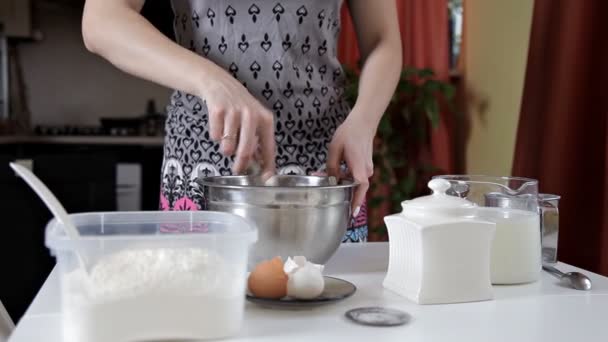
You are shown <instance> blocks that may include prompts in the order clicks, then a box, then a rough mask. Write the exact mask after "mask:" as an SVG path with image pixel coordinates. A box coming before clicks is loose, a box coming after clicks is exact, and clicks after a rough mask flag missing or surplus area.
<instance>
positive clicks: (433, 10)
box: [338, 0, 454, 173]
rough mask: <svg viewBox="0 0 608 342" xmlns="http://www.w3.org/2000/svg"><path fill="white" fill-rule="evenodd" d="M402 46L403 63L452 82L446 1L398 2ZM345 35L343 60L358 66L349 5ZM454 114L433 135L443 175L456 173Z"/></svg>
mask: <svg viewBox="0 0 608 342" xmlns="http://www.w3.org/2000/svg"><path fill="white" fill-rule="evenodd" d="M396 3H397V11H398V15H399V28H400V31H401V40H402V43H403V47H402V48H403V64H404V65H407V66H412V67H416V68H431V69H433V70H434V71H435V73H436V75H437V78H438V79H440V80H443V81H448V80H449V71H450V64H449V33H448V6H447V0H396ZM341 19H342V32H341V34H340V40H339V42H338V56H339V57H340V60H341V61H342V62H343V63H345V64H347V65H349V66H351V67H356V65H357V62H358V60H359V50H358V48H357V39H356V34H355V30H354V27H353V22H352V19H351V17H350V15H349V13H348V6H344V7H343V8H342V13H341ZM451 117H452V115H443V116H442V119H443V120H441V123H440V126H439V128H438V129H436V130H434V131H433V134H432V145H431V147H432V151H431V153H432V156H431V159H432V162H433V164H434V165H435V166H436V167H438V168H440V169H441V172H443V173H451V172H453V170H454V158H453V154H452V146H451V144H450V141H451V127H453V120H452V119H451Z"/></svg>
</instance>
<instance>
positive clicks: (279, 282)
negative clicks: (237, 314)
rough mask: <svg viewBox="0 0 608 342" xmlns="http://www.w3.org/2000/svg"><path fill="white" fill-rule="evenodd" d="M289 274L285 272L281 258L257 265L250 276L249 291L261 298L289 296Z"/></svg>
mask: <svg viewBox="0 0 608 342" xmlns="http://www.w3.org/2000/svg"><path fill="white" fill-rule="evenodd" d="M287 281H288V277H287V274H285V272H284V271H283V261H282V260H281V257H276V258H274V259H272V260H267V261H263V262H261V263H259V264H258V265H256V267H255V268H254V270H253V271H252V272H251V274H250V275H249V279H248V280H247V285H248V287H249V291H251V293H252V294H253V295H254V296H256V297H260V298H282V297H285V296H286V295H287Z"/></svg>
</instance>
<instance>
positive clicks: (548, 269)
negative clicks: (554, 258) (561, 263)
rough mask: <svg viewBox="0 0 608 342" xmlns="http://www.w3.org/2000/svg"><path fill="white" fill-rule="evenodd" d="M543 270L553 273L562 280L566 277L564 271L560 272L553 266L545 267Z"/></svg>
mask: <svg viewBox="0 0 608 342" xmlns="http://www.w3.org/2000/svg"><path fill="white" fill-rule="evenodd" d="M543 270H545V271H547V272H549V273H551V274H552V275H554V276H555V277H557V278H558V279H562V277H563V276H564V273H563V272H562V271H560V270H558V269H557V268H555V267H553V266H549V265H543Z"/></svg>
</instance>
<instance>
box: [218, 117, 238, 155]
mask: <svg viewBox="0 0 608 342" xmlns="http://www.w3.org/2000/svg"><path fill="white" fill-rule="evenodd" d="M240 116H241V115H240V113H238V112H229V113H226V115H225V119H224V130H223V132H222V136H221V137H220V148H221V151H222V153H223V154H224V155H226V156H231V155H233V154H234V151H235V150H236V146H237V143H238V138H239V131H240V129H241V127H240V126H241V122H240Z"/></svg>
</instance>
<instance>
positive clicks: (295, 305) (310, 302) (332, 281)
mask: <svg viewBox="0 0 608 342" xmlns="http://www.w3.org/2000/svg"><path fill="white" fill-rule="evenodd" d="M323 279H324V280H325V288H324V289H323V293H321V295H320V296H319V297H317V298H314V299H296V298H289V297H284V298H280V299H270V298H259V297H256V296H253V295H251V294H249V293H248V294H247V300H248V301H250V302H252V303H256V304H259V305H262V306H267V307H272V308H287V309H299V308H311V307H315V306H320V305H326V304H332V303H335V302H339V301H341V300H343V299H346V298H348V297H350V296H352V295H353V294H354V293H355V291H357V287H356V286H355V285H354V284H353V283H351V282H348V281H346V280H344V279H339V278H334V277H328V276H324V277H323Z"/></svg>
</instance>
